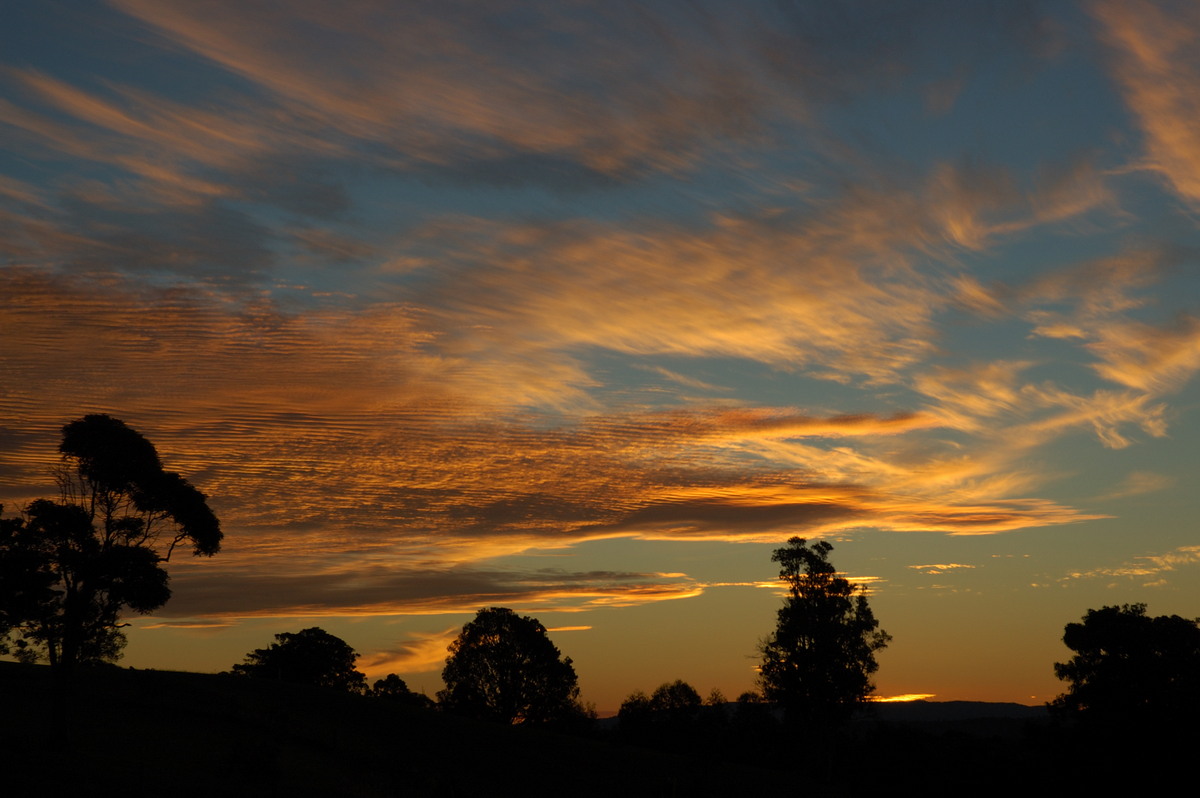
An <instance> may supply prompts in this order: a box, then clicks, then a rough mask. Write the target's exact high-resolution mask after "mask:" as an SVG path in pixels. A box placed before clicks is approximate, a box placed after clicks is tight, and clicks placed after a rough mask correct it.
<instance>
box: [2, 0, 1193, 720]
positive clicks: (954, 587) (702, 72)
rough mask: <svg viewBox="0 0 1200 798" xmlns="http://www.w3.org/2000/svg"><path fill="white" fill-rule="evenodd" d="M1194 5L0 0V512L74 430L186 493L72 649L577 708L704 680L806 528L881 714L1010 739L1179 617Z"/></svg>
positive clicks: (45, 492)
mask: <svg viewBox="0 0 1200 798" xmlns="http://www.w3.org/2000/svg"><path fill="white" fill-rule="evenodd" d="M1198 42H1200V4H1196V3H1191V2H1178V3H1170V2H1166V3H1148V2H1147V3H1142V2H1126V1H1124V0H1122V1H1120V2H1117V1H1113V2H1105V1H1104V0H1099V1H1097V2H1045V3H1039V2H1032V1H1031V2H1014V1H1012V0H997V1H996V2H970V3H964V2H953V1H952V0H946V1H945V2H938V1H935V0H923V1H916V0H914V1H912V2H898V1H897V0H874V1H869V0H863V1H862V2H840V3H830V2H824V1H822V2H799V1H797V2H785V1H784V0H780V1H779V2H761V3H748V2H743V3H738V4H732V3H725V2H702V1H698V2H653V3H627V2H615V1H614V0H603V1H602V2H586V1H585V0H570V1H569V2H568V1H566V0H559V1H558V2H513V3H504V2H479V1H478V0H476V1H474V2H472V1H468V0H462V2H455V1H453V0H436V1H433V2H409V1H406V2H398V1H396V0H388V1H386V2H385V1H383V0H380V2H344V3H343V2H338V3H333V2H327V1H325V0H277V1H275V2H266V1H260V0H203V1H201V0H187V2H182V1H180V2H176V1H174V0H110V2H99V1H98V0H97V1H95V2H82V1H80V0H37V2H34V0H28V1H27V2H17V3H14V4H11V5H8V6H6V7H5V10H4V11H3V12H0V61H2V64H0V142H2V145H0V256H2V257H3V264H4V265H3V268H2V269H0V502H3V504H4V505H5V508H6V513H12V512H15V511H17V510H18V509H20V508H21V507H23V506H24V505H25V504H26V503H27V502H28V501H29V500H31V499H33V498H36V497H40V496H53V495H55V487H54V483H53V480H52V478H51V476H50V474H49V467H50V466H51V465H52V464H53V463H54V462H56V457H57V454H56V447H57V444H58V440H59V431H60V429H61V427H62V425H63V424H64V423H66V422H67V421H70V420H72V419H75V418H78V417H80V416H82V415H84V414H85V413H92V412H107V413H110V414H112V415H114V416H116V417H118V418H120V419H122V420H124V421H125V422H126V423H127V424H129V425H130V426H132V427H133V428H135V429H136V430H138V431H139V432H141V433H142V434H143V435H145V436H146V437H147V438H149V439H150V440H151V441H152V442H154V443H155V445H156V446H157V447H158V450H159V453H160V455H161V456H162V459H163V460H164V462H165V464H166V466H167V467H168V468H170V469H172V470H177V471H179V472H180V473H182V474H183V475H184V476H186V477H188V478H189V479H190V480H191V481H192V482H193V483H194V484H195V485H196V486H197V487H199V488H200V489H201V490H203V491H204V492H205V493H207V494H208V496H209V497H210V504H211V506H212V507H213V509H214V510H215V511H216V512H217V514H218V516H219V517H220V518H221V521H222V525H223V528H224V530H225V534H226V540H225V546H224V548H223V549H222V551H221V553H220V554H219V555H217V556H216V557H214V558H212V559H203V558H201V559H191V558H188V557H186V556H183V557H178V556H177V557H175V558H173V559H172V561H171V563H170V570H171V573H172V587H173V589H174V597H173V598H172V600H171V601H170V603H168V604H167V605H166V606H165V607H164V608H163V609H162V610H161V611H159V612H157V613H155V614H154V615H152V616H145V617H142V616H135V617H133V618H132V619H131V620H132V623H133V626H132V627H131V628H130V629H129V630H128V632H129V641H130V642H129V646H128V649H127V651H126V656H125V658H124V659H123V660H122V664H125V665H132V666H135V667H139V668H144V667H151V668H171V669H182V670H193V671H219V670H223V669H227V668H229V667H230V666H231V665H232V664H234V663H235V662H239V661H241V659H242V657H243V656H244V655H245V654H246V653H247V652H248V651H250V650H251V649H253V648H259V647H264V646H266V645H267V644H268V643H269V642H271V640H272V636H273V635H274V634H276V633H278V632H284V631H298V630H299V629H301V628H305V627H308V626H320V627H322V628H324V629H325V630H327V631H329V632H331V633H333V634H336V635H338V636H339V637H342V638H343V639H344V640H346V642H348V643H349V644H350V645H352V646H353V647H354V648H355V649H357V650H358V652H359V653H360V654H362V659H361V660H360V663H359V664H360V668H361V669H362V670H364V671H365V672H366V673H367V674H368V676H369V677H370V678H372V679H374V678H378V677H380V676H382V675H384V674H386V673H388V672H396V673H399V674H400V675H401V676H402V677H404V678H405V679H406V680H407V681H408V683H409V685H410V687H412V688H414V689H417V690H420V689H425V690H426V691H427V692H428V693H430V694H431V695H432V694H433V693H434V692H435V691H436V690H437V689H439V688H440V687H441V682H440V676H439V674H440V670H441V667H442V663H443V661H444V658H445V648H446V645H447V643H448V642H449V641H450V639H452V638H453V636H454V635H455V633H456V632H457V631H458V629H460V628H461V626H462V625H463V623H465V622H466V621H468V620H469V619H470V618H471V617H472V616H473V614H474V612H475V611H476V610H478V609H479V608H481V607H485V606H506V607H511V608H513V609H515V610H517V611H519V612H521V613H522V614H529V615H534V616H536V617H537V618H538V619H539V620H541V621H542V623H544V624H545V625H546V627H548V628H550V629H551V630H552V631H551V637H552V639H553V640H554V642H555V644H556V645H557V646H558V647H559V648H560V649H561V650H562V652H563V653H564V654H566V655H568V656H570V657H572V658H573V660H574V663H575V668H576V671H577V672H578V674H579V678H580V686H581V688H582V692H583V699H584V700H585V701H589V702H593V703H594V704H595V705H596V707H597V708H598V709H599V710H601V711H606V710H609V711H611V710H615V709H616V708H617V706H619V704H620V702H621V700H622V699H623V698H624V697H625V696H626V695H628V694H629V693H630V692H632V691H634V690H638V689H641V690H646V691H649V690H652V689H653V688H654V687H655V686H657V685H658V684H660V683H661V682H664V681H668V680H674V679H684V680H686V681H688V682H690V683H691V684H693V685H694V686H695V687H696V688H697V689H699V690H700V691H701V693H702V694H707V693H708V691H709V690H710V689H712V688H714V687H717V688H720V689H721V690H722V691H723V692H724V693H725V694H726V695H727V696H729V697H730V698H733V697H735V696H736V695H737V694H738V693H740V692H742V691H744V690H748V689H751V688H752V687H753V686H754V678H755V671H754V666H755V649H756V644H757V642H758V640H759V639H760V638H761V637H763V636H765V635H766V634H768V633H769V632H770V631H771V630H772V628H773V627H774V622H775V610H776V609H777V608H778V606H779V605H780V596H781V594H780V592H779V590H778V588H777V587H776V586H775V582H776V581H777V580H776V579H775V577H776V575H777V567H776V566H774V565H773V564H772V563H771V561H770V556H771V552H772V550H773V549H774V548H776V547H778V546H779V545H780V544H781V543H782V542H783V541H785V540H786V539H787V538H789V537H791V536H796V535H798V536H801V537H806V538H824V539H827V540H830V541H831V542H833V544H834V547H835V548H834V551H833V553H832V555H831V560H832V561H833V563H834V564H835V565H836V566H838V568H839V569H841V570H843V571H845V572H846V573H847V574H848V575H849V576H850V577H851V578H853V579H855V580H858V581H860V582H863V583H865V584H868V585H869V586H870V590H871V594H870V600H871V604H872V607H873V608H874V610H875V614H876V616H877V618H878V619H879V620H880V622H881V624H882V626H883V628H884V629H886V630H887V631H888V632H890V633H891V634H892V636H893V638H894V640H893V642H892V644H891V646H890V647H889V648H888V649H887V650H886V651H884V652H882V653H881V654H880V656H879V662H880V670H879V673H878V674H877V679H876V681H877V684H878V688H879V693H881V694H883V695H898V694H928V695H931V696H934V697H935V698H936V699H937V700H952V699H979V700H996V701H1019V702H1022V703H1037V702H1041V701H1045V700H1048V699H1050V698H1052V697H1053V696H1054V694H1055V693H1057V692H1058V691H1059V684H1058V682H1057V681H1056V680H1055V679H1054V675H1053V663H1054V662H1055V661H1061V660H1064V659H1066V658H1067V656H1068V655H1069V652H1068V651H1067V650H1066V649H1065V648H1064V647H1063V646H1062V644H1061V642H1060V639H1061V636H1062V630H1063V626H1064V625H1065V624H1066V623H1068V622H1070V621H1074V620H1078V619H1079V617H1080V616H1081V615H1083V614H1084V612H1085V611H1086V610H1087V609H1088V608H1092V607H1099V606H1102V605H1105V604H1121V603H1126V602H1145V603H1147V604H1148V605H1149V611H1150V613H1151V614H1153V615H1159V614H1170V613H1178V614H1180V615H1183V616H1185V617H1195V616H1197V615H1200V579H1198V578H1197V577H1198V576H1200V534H1198V530H1197V509H1198V506H1200V505H1198V502H1200V499H1198V497H1197V494H1198V485H1197V478H1198V476H1200V469H1198V468H1197V452H1198V451H1200V389H1198V387H1197V380H1196V379H1194V377H1195V375H1196V372H1197V370H1200V267H1198V261H1200V44H1198Z"/></svg>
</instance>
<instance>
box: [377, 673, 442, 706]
mask: <svg viewBox="0 0 1200 798" xmlns="http://www.w3.org/2000/svg"><path fill="white" fill-rule="evenodd" d="M370 696H371V697H372V698H380V699H383V700H384V701H390V702H392V703H396V704H402V705H403V706H407V707H419V708H422V709H424V708H426V707H431V706H433V701H432V700H430V698H429V697H428V696H426V695H422V694H421V693H414V692H413V691H412V690H409V689H408V685H407V684H405V682H404V680H403V679H401V678H400V677H399V676H397V675H396V674H394V673H389V674H388V675H387V676H385V677H384V678H382V679H377V680H376V681H375V684H373V685H371V692H370Z"/></svg>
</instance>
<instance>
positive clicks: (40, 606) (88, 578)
mask: <svg viewBox="0 0 1200 798" xmlns="http://www.w3.org/2000/svg"><path fill="white" fill-rule="evenodd" d="M59 451H60V453H61V454H62V462H61V463H60V466H59V468H58V470H57V478H58V483H59V492H60V495H59V500H58V501H57V502H54V501H49V500H46V499H39V500H37V501H34V502H32V503H30V504H29V505H28V507H26V508H25V512H24V513H23V515H22V516H21V517H17V518H11V519H6V520H0V572H3V573H4V574H5V579H4V580H3V582H2V583H0V649H3V650H11V651H13V653H15V654H16V655H17V656H18V657H19V658H21V659H24V660H36V659H38V658H43V657H44V658H45V659H46V660H48V661H49V662H50V664H51V665H52V666H58V667H63V668H66V669H70V668H73V667H74V666H76V665H79V664H83V663H89V662H106V661H112V660H115V659H117V658H118V657H119V656H120V653H121V649H122V648H123V646H124V644H125V636H124V634H123V633H122V632H121V631H120V629H121V626H122V625H123V624H121V623H120V620H119V619H120V616H121V613H122V612H123V611H124V610H126V609H129V610H133V611H134V612H140V613H145V612H151V611H153V610H155V609H158V608H159V607H161V606H163V605H164V604H165V603H166V602H167V600H168V599H169V598H170V597H171V591H170V588H169V587H168V576H167V572H166V570H165V569H164V568H163V563H164V562H165V561H166V560H167V559H168V558H169V557H170V554H171V551H172V550H173V549H174V548H175V546H176V545H178V544H179V543H183V542H188V543H191V545H192V550H193V553H194V554H197V555H208V556H211V555H213V554H215V553H216V552H217V551H219V550H220V547H221V537H222V535H221V527H220V523H219V522H218V521H217V517H216V515H215V514H214V513H213V512H212V510H211V509H209V507H208V503H207V498H206V497H205V495H204V494H203V493H201V492H200V491H198V490H196V488H194V487H193V486H192V485H191V484H189V483H188V481H187V480H185V479H184V478H183V477H181V476H179V475H178V474H176V473H174V472H168V471H165V470H163V466H162V462H161V461H160V460H159V457H158V452H157V451H156V450H155V448H154V445H153V444H151V443H150V442H149V441H148V440H146V439H145V438H144V437H142V435H140V434H139V433H138V432H136V431H135V430H133V429H131V428H130V427H128V426H126V425H125V423H124V422H122V421H120V420H118V419H115V418H112V417H111V416H108V415H103V414H96V415H89V416H84V417H83V418H80V419H77V420H75V421H72V422H70V423H69V424H67V425H65V426H64V427H63V430H62V443H61V444H60V446H59ZM160 539H161V543H162V545H161V546H160Z"/></svg>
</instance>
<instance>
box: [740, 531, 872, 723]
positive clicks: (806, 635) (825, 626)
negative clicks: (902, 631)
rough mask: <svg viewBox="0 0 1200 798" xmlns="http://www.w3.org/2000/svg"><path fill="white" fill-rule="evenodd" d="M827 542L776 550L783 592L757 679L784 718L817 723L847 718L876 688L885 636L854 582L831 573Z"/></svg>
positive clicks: (795, 541)
mask: <svg viewBox="0 0 1200 798" xmlns="http://www.w3.org/2000/svg"><path fill="white" fill-rule="evenodd" d="M832 550H833V546H832V545H830V544H829V543H827V542H825V541H818V542H816V543H814V544H813V545H812V546H811V547H809V546H808V545H807V543H806V541H805V540H804V539H803V538H792V539H791V540H789V541H788V545H787V546H785V547H783V548H781V549H776V550H775V553H774V554H773V555H772V556H771V561H772V562H777V563H779V566H780V568H779V578H780V579H782V580H783V581H784V583H786V584H787V587H788V593H789V595H788V597H787V598H786V599H784V603H783V607H781V608H780V610H779V616H778V623H777V625H776V628H775V632H774V634H772V635H771V636H770V637H768V638H767V639H766V640H764V641H763V642H762V643H761V645H760V647H759V651H760V654H761V656H762V664H761V667H760V671H759V680H760V683H761V685H762V688H763V693H764V695H765V696H766V698H767V700H768V701H773V702H775V703H777V704H779V705H780V706H782V707H783V709H784V715H785V717H786V718H787V719H788V720H789V722H792V723H795V722H805V723H811V724H812V726H811V728H821V727H824V726H827V725H829V724H836V723H839V722H841V721H843V720H845V719H846V718H848V717H849V716H850V715H851V714H852V713H853V712H854V710H855V709H856V708H857V707H858V706H860V705H861V704H862V702H863V701H865V700H866V697H867V696H868V695H870V693H871V691H873V690H874V689H875V686H874V685H873V684H872V683H871V674H873V673H874V672H875V671H876V670H877V669H878V665H877V663H876V662H875V652H876V651H878V650H880V649H882V648H884V647H885V646H886V645H887V643H888V641H889V640H891V637H890V636H889V635H888V634H887V633H886V632H884V631H882V630H881V629H879V622H878V621H876V620H875V616H874V614H872V612H871V608H870V606H868V604H867V599H866V596H865V595H863V588H862V587H861V586H860V585H853V584H851V583H850V582H849V581H848V580H846V579H845V578H843V577H840V576H838V575H837V570H836V569H835V568H834V567H833V565H831V564H830V562H829V552H830V551H832Z"/></svg>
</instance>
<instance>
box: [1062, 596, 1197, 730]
mask: <svg viewBox="0 0 1200 798" xmlns="http://www.w3.org/2000/svg"><path fill="white" fill-rule="evenodd" d="M1063 643H1064V644H1065V645H1066V646H1067V648H1069V649H1071V650H1072V651H1074V652H1075V656H1074V657H1072V658H1071V659H1070V660H1068V661H1067V662H1059V663H1055V665H1054V673H1055V675H1056V676H1058V678H1059V679H1061V680H1063V681H1064V682H1067V684H1068V689H1067V692H1066V693H1064V694H1062V695H1060V696H1058V697H1057V698H1056V699H1055V700H1054V701H1053V702H1051V704H1050V706H1051V708H1052V709H1054V710H1056V711H1057V712H1059V713H1060V714H1061V715H1064V716H1066V717H1070V718H1075V719H1078V720H1081V721H1084V722H1085V723H1088V724H1094V725H1099V726H1105V727H1111V728H1124V729H1134V728H1137V729H1143V730H1146V729H1149V728H1151V727H1159V728H1162V729H1167V728H1175V726H1176V724H1177V723H1192V722H1194V721H1195V717H1196V715H1197V713H1200V619H1198V620H1192V619H1188V618H1181V617H1180V616H1178V615H1160V616H1158V617H1154V618H1152V617H1150V616H1148V615H1146V605H1145V604H1125V605H1122V606H1119V607H1115V606H1114V607H1102V608H1100V609H1098V610H1088V611H1087V615H1085V616H1083V620H1082V622H1081V623H1069V624H1067V626H1066V628H1065V630H1064V634H1063Z"/></svg>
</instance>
